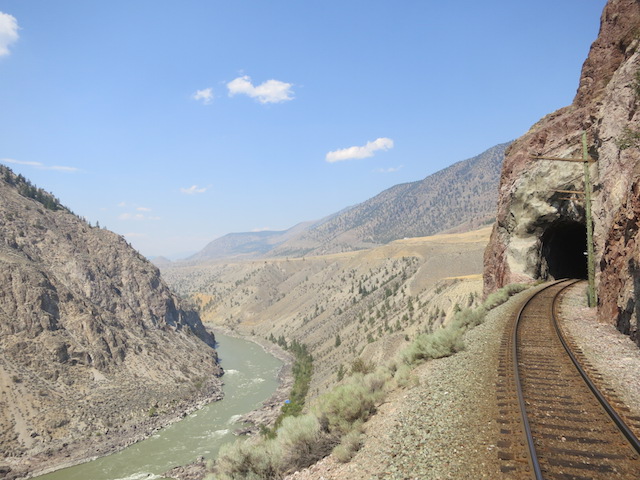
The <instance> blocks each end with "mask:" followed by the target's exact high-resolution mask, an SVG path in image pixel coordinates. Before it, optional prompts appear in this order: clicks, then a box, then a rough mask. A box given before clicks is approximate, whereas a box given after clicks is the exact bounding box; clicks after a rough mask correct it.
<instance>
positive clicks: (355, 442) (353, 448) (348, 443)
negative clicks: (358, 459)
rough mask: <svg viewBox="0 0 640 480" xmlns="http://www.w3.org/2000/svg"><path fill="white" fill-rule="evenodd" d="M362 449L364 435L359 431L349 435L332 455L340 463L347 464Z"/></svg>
mask: <svg viewBox="0 0 640 480" xmlns="http://www.w3.org/2000/svg"><path fill="white" fill-rule="evenodd" d="M361 447H362V434H361V433H360V431H358V430H354V431H352V432H349V433H347V434H346V435H345V436H344V437H343V438H342V441H341V442H340V445H337V446H336V447H335V448H334V449H333V451H332V452H331V453H333V455H334V456H335V457H336V458H337V459H338V461H339V462H342V463H347V462H348V461H350V460H351V459H352V458H353V456H354V455H355V454H356V453H357V452H358V450H360V448H361Z"/></svg>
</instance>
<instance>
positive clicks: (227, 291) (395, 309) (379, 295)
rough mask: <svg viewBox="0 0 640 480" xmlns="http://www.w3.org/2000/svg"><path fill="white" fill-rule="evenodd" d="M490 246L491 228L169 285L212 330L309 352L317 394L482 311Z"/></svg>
mask: <svg viewBox="0 0 640 480" xmlns="http://www.w3.org/2000/svg"><path fill="white" fill-rule="evenodd" d="M488 238H489V228H484V229H482V230H478V231H474V232H467V233H463V234H450V235H436V236H432V237H423V238H411V239H405V240H398V241H395V242H392V243H390V244H388V245H385V246H383V247H379V248H375V249H371V250H365V251H360V252H350V253H340V254H333V255H325V256H318V257H309V258H301V259H275V260H260V261H251V262H238V263H231V264H221V263H210V264H207V265H199V266H184V265H183V266H179V265H172V266H170V267H167V268H164V269H163V276H164V278H165V279H166V281H167V282H168V283H169V284H170V285H172V286H173V287H174V288H175V289H177V290H178V291H179V293H181V294H183V295H190V296H192V298H194V299H195V300H196V301H197V303H198V304H199V305H200V307H201V316H202V318H203V319H204V320H205V321H208V322H211V323H214V324H218V325H225V326H226V327H229V328H233V329H235V330H237V331H238V332H240V333H243V334H249V335H250V334H254V335H258V336H260V337H269V336H270V335H274V336H275V337H276V338H277V337H280V336H284V337H285V338H286V339H287V341H291V340H293V339H296V340H298V341H302V342H304V343H305V344H307V345H308V346H309V347H310V350H311V352H312V354H313V355H314V358H315V363H314V367H315V374H314V379H313V385H312V393H313V394H316V393H318V392H321V391H323V390H324V389H325V388H327V387H328V386H330V385H332V384H333V383H335V381H336V379H337V375H336V372H337V371H338V369H339V366H340V365H341V364H342V365H343V368H348V367H349V366H350V365H351V362H352V361H353V360H354V359H355V358H356V357H358V356H362V357H363V358H365V359H368V360H371V361H373V362H378V361H381V360H382V359H383V358H386V357H388V356H390V355H393V354H394V352H396V351H397V350H398V349H400V348H402V347H403V346H404V345H405V344H406V340H405V338H406V337H409V338H410V337H413V336H415V335H416V334H418V333H420V332H424V331H428V330H430V329H432V328H434V326H437V325H440V324H442V323H444V322H446V321H447V319H449V318H450V317H451V315H452V314H453V312H454V308H455V305H456V304H458V305H459V306H461V307H466V306H469V305H470V304H472V303H475V302H476V299H477V298H478V297H479V294H480V291H481V284H482V280H481V277H480V272H481V271H482V254H483V251H484V248H485V246H486V244H487V241H488ZM338 336H339V338H340V341H339V342H338V341H337V337H338ZM338 343H339V345H338V346H336V345H337V344H338Z"/></svg>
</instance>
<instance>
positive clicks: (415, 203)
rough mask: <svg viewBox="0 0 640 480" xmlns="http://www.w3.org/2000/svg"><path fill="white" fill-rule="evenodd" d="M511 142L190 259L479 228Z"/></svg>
mask: <svg viewBox="0 0 640 480" xmlns="http://www.w3.org/2000/svg"><path fill="white" fill-rule="evenodd" d="M508 145H509V143H504V144H501V145H496V146H495V147H492V148H490V149H488V150H487V151H485V152H483V153H481V154H480V155H477V156H475V157H473V158H470V159H467V160H463V161H461V162H458V163H455V164H454V165H451V166H450V167H448V168H445V169H444V170H441V171H439V172H437V173H434V174H433V175H429V176H428V177H426V178H424V179H423V180H420V181H417V182H411V183H405V184H401V185H396V186H394V187H391V188H389V189H387V190H385V191H384V192H382V193H380V194H378V195H376V196H375V197H373V198H371V199H369V200H366V201H365V202H362V203H360V204H358V205H355V206H353V207H349V208H345V209H344V210H342V211H340V212H337V213H335V214H333V215H330V216H328V217H326V218H324V219H322V220H319V221H317V222H306V223H301V224H298V225H296V226H295V227H293V228H291V229H289V230H285V231H282V232H249V233H232V234H229V235H225V236H224V237H221V238H219V239H216V240H214V241H212V242H211V243H209V244H208V245H207V246H206V247H205V248H204V249H203V250H201V251H200V252H198V253H197V254H195V255H193V256H192V257H190V258H188V259H187V261H207V260H216V259H224V258H247V259H250V258H260V257H262V258H268V257H296V258H297V257H302V256H305V255H325V254H328V253H339V252H350V251H355V250H362V249H366V248H371V247H376V246H380V245H385V244H387V243H389V242H391V241H393V240H398V239H401V238H406V237H424V236H428V235H433V234H436V233H438V232H445V231H459V232H461V231H468V230H473V229H475V228H479V227H480V226H482V225H486V224H488V223H491V222H492V221H493V220H494V218H495V203H496V198H497V193H496V191H497V185H498V180H499V177H500V168H501V165H502V160H503V158H504V152H505V150H506V148H507V147H508Z"/></svg>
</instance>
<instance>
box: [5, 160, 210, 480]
mask: <svg viewBox="0 0 640 480" xmlns="http://www.w3.org/2000/svg"><path fill="white" fill-rule="evenodd" d="M0 263H1V268H0V352H1V355H0V392H1V393H0V405H1V409H0V450H1V452H2V454H1V457H2V459H3V460H2V463H3V465H2V466H1V467H0V471H1V472H2V473H1V474H0V476H3V475H4V476H5V477H6V478H13V477H14V476H19V475H22V474H25V473H27V472H34V471H42V470H44V469H48V468H54V467H60V466H61V465H64V464H69V463H74V462H77V461H80V460H83V459H85V458H88V457H92V456H96V455H99V454H104V453H106V452H110V451H113V450H114V449H117V448H121V447H122V446H124V445H126V444H128V443H131V442H133V441H134V440H137V439H140V438H141V437H144V436H145V435H146V434H148V433H150V432H151V431H152V430H153V429H154V428H157V427H159V426H160V425H162V424H166V423H167V422H170V421H172V420H173V419H175V418H178V417H179V416H180V415H181V414H182V413H183V412H185V411H187V410H190V409H193V408H195V406H196V405H198V404H200V403H202V402H203V401H205V400H211V399H214V398H217V397H218V396H219V395H220V380H219V379H218V377H219V376H220V374H221V369H220V367H219V366H218V363H217V355H216V351H215V350H214V348H213V347H214V338H213V335H211V334H210V333H208V332H207V331H206V330H205V329H204V326H203V325H202V323H201V321H200V318H199V317H198V314H197V313H196V312H195V311H193V309H191V308H189V307H185V305H184V302H182V301H180V300H179V299H178V298H177V297H176V296H175V295H174V294H173V293H171V292H170V291H169V289H168V288H167V286H166V285H165V284H164V282H163V281H162V280H161V279H160V275H159V271H158V270H157V268H156V267H155V266H153V265H152V264H150V263H149V262H148V261H147V260H146V259H144V258H143V257H142V256H141V255H139V254H138V253H137V252H135V251H134V250H133V249H132V248H131V247H130V246H129V245H128V244H127V242H126V241H125V240H124V239H123V238H122V237H120V236H118V235H116V234H114V233H111V232H109V231H106V230H103V229H100V228H96V227H92V226H90V225H88V224H87V223H86V222H85V221H84V220H82V219H80V218H78V217H77V216H75V215H73V214H72V213H70V212H69V211H68V210H66V209H65V208H64V207H62V206H61V205H60V204H59V203H58V201H57V200H56V199H55V198H54V197H52V196H51V195H49V194H47V193H46V192H43V191H42V190H39V189H37V188H35V187H33V186H32V185H31V184H30V183H29V182H28V181H26V180H25V179H24V178H22V177H19V176H16V175H14V174H13V173H12V172H11V171H10V170H9V169H7V168H4V167H2V170H1V171H0Z"/></svg>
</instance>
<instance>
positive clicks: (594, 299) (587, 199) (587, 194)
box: [532, 131, 598, 307]
mask: <svg viewBox="0 0 640 480" xmlns="http://www.w3.org/2000/svg"><path fill="white" fill-rule="evenodd" d="M532 158H535V159H536V160H554V161H559V162H582V165H583V169H584V192H579V191H575V190H556V192H561V193H577V194H584V203H585V216H586V224H587V225H586V227H587V280H588V282H589V290H588V299H589V306H590V307H595V306H596V305H597V304H598V296H597V293H596V275H595V274H596V263H595V262H596V260H595V253H594V251H593V219H592V218H591V194H592V187H591V172H590V171H589V164H590V163H593V162H594V161H595V160H593V159H592V158H591V157H589V150H588V148H587V132H586V131H583V132H582V158H560V157H542V156H533V157H532Z"/></svg>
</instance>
